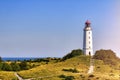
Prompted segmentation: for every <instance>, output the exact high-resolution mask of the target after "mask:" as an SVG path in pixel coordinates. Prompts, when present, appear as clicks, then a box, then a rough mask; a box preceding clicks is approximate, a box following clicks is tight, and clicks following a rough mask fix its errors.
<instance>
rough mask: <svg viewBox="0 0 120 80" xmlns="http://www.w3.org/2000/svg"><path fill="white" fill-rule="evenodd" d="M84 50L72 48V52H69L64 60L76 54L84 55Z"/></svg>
mask: <svg viewBox="0 0 120 80" xmlns="http://www.w3.org/2000/svg"><path fill="white" fill-rule="evenodd" d="M82 54H83V53H82V50H81V49H77V50H72V52H71V53H68V54H67V55H65V56H64V57H63V58H62V60H63V61H64V60H67V59H69V58H72V57H76V56H79V55H82Z"/></svg>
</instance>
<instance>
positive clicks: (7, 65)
mask: <svg viewBox="0 0 120 80" xmlns="http://www.w3.org/2000/svg"><path fill="white" fill-rule="evenodd" d="M2 70H4V71H12V67H11V65H10V64H8V63H3V65H2Z"/></svg>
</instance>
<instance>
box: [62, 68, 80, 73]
mask: <svg viewBox="0 0 120 80" xmlns="http://www.w3.org/2000/svg"><path fill="white" fill-rule="evenodd" d="M62 71H68V72H73V73H79V71H78V70H77V69H76V68H74V69H62Z"/></svg>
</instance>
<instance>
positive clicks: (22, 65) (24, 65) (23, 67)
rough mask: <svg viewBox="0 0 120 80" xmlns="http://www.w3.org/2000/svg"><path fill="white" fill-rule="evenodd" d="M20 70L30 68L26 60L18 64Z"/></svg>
mask: <svg viewBox="0 0 120 80" xmlns="http://www.w3.org/2000/svg"><path fill="white" fill-rule="evenodd" d="M19 66H20V68H21V70H28V69H30V67H29V66H28V65H27V62H26V61H22V62H21V63H20V64H19Z"/></svg>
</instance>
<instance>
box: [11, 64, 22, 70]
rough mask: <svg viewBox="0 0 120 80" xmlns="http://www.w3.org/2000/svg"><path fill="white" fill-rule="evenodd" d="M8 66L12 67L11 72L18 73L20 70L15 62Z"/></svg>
mask: <svg viewBox="0 0 120 80" xmlns="http://www.w3.org/2000/svg"><path fill="white" fill-rule="evenodd" d="M10 65H11V67H12V71H20V70H21V69H20V66H19V64H17V63H15V62H12V63H11V64H10Z"/></svg>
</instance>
